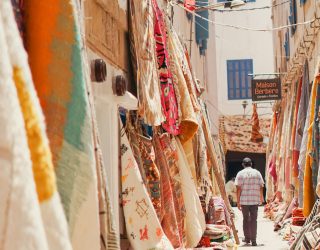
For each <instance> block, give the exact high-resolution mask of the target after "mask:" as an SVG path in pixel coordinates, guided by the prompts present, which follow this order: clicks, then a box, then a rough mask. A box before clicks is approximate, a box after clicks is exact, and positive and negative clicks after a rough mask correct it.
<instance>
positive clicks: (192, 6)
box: [184, 0, 196, 11]
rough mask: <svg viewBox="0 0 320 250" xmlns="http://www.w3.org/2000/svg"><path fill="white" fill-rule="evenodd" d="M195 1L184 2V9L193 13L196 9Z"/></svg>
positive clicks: (186, 0) (187, 0)
mask: <svg viewBox="0 0 320 250" xmlns="http://www.w3.org/2000/svg"><path fill="white" fill-rule="evenodd" d="M195 6H196V1H195V0H185V2H184V7H186V8H187V9H188V10H190V11H194V10H195V9H196V7H195Z"/></svg>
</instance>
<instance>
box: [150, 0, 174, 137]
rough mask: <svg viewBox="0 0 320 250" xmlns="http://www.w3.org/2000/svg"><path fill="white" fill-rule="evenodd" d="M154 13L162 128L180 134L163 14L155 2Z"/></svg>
mask: <svg viewBox="0 0 320 250" xmlns="http://www.w3.org/2000/svg"><path fill="white" fill-rule="evenodd" d="M152 6H153V11H154V21H155V22H154V37H155V40H156V54H157V62H158V68H159V76H160V88H161V105H162V111H163V113H164V115H165V117H166V121H165V122H164V123H162V127H163V128H164V129H165V130H166V131H167V132H168V133H170V134H173V135H178V134H180V128H179V115H178V104H177V98H176V95H175V91H174V84H176V83H175V82H174V78H173V77H172V73H171V70H170V58H169V54H168V50H167V34H166V33H167V30H166V25H165V20H164V18H163V13H162V11H161V10H160V8H159V6H158V3H157V1H156V0H153V1H152Z"/></svg>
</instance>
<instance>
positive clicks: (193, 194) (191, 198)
mask: <svg viewBox="0 0 320 250" xmlns="http://www.w3.org/2000/svg"><path fill="white" fill-rule="evenodd" d="M174 141H175V142H174V143H175V144H176V145H177V153H178V166H179V171H180V175H181V184H182V185H181V187H182V194H183V198H184V202H185V207H186V238H187V243H186V247H196V246H197V245H198V243H199V241H200V239H201V237H202V235H203V233H204V230H205V227H206V222H205V216H204V212H203V210H202V206H201V203H200V200H199V196H198V193H197V189H196V186H195V184H194V180H193V178H192V175H191V172H190V168H189V167H188V161H187V159H186V155H185V153H184V151H183V147H182V145H181V142H180V141H179V139H178V138H177V139H176V140H174Z"/></svg>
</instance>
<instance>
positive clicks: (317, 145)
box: [311, 81, 320, 190]
mask: <svg viewBox="0 0 320 250" xmlns="http://www.w3.org/2000/svg"><path fill="white" fill-rule="evenodd" d="M316 88H317V96H316V101H315V107H314V110H315V111H314V118H313V128H312V153H311V157H312V166H311V168H312V186H313V190H316V188H317V184H318V171H319V162H320V161H319V156H320V141H319V140H320V137H319V135H320V131H319V118H320V116H319V114H320V113H319V106H320V81H317V87H316Z"/></svg>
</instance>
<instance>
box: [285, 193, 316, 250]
mask: <svg viewBox="0 0 320 250" xmlns="http://www.w3.org/2000/svg"><path fill="white" fill-rule="evenodd" d="M289 243H290V249H292V250H293V249H299V250H307V249H320V200H319V199H318V200H317V201H316V203H315V205H314V206H313V209H312V211H311V213H310V215H309V216H308V218H307V219H306V220H305V222H304V225H303V226H302V227H300V230H299V232H298V233H297V234H296V235H295V238H294V239H293V240H291V242H289Z"/></svg>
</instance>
